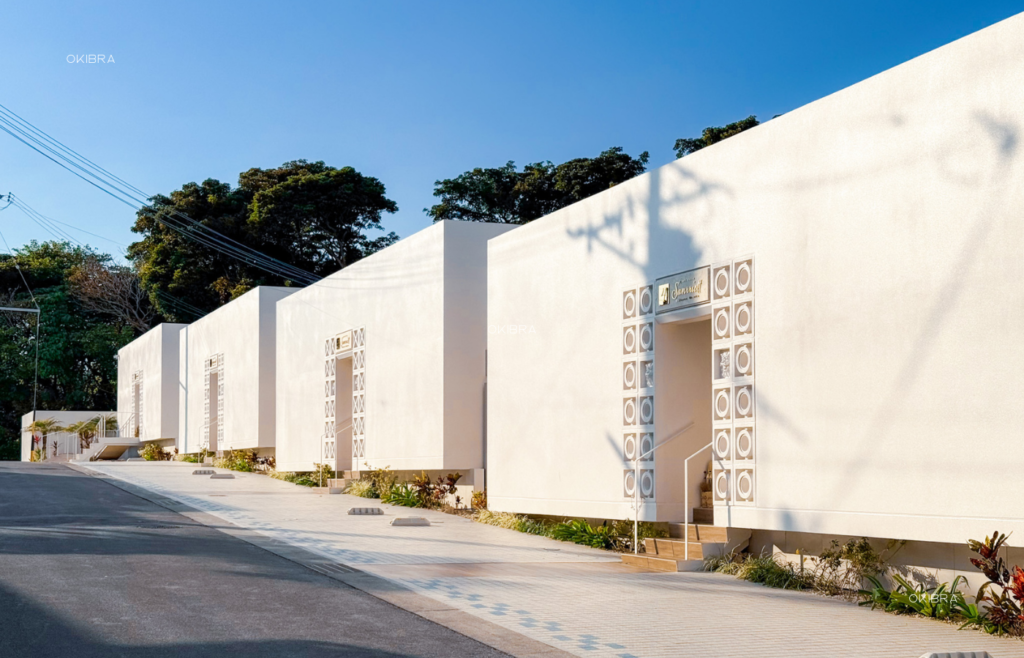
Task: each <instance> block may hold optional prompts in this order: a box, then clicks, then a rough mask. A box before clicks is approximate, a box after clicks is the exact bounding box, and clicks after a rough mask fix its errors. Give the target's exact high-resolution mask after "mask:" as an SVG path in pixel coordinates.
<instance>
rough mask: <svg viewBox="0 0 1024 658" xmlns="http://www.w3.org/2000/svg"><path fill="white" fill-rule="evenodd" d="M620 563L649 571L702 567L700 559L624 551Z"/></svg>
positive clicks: (692, 569)
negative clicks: (634, 553) (678, 558)
mask: <svg viewBox="0 0 1024 658" xmlns="http://www.w3.org/2000/svg"><path fill="white" fill-rule="evenodd" d="M622 563H623V564H628V565H630V566H632V567H640V568H641V569H649V570H650V571H669V572H675V571H700V569H701V568H702V567H703V564H704V563H703V561H702V560H689V561H687V560H672V559H669V558H664V557H657V556H653V555H645V554H643V553H641V554H640V555H633V554H632V553H624V554H623V555H622Z"/></svg>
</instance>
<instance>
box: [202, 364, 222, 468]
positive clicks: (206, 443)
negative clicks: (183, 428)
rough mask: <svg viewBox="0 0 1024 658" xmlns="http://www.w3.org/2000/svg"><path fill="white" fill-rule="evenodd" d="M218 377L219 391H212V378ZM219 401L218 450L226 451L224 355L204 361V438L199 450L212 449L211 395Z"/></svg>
mask: <svg viewBox="0 0 1024 658" xmlns="http://www.w3.org/2000/svg"><path fill="white" fill-rule="evenodd" d="M212 375H217V390H216V391H210V378H211V376H212ZM211 394H212V395H214V396H216V400H217V450H223V449H224V419H225V416H226V414H225V413H224V355H223V354H214V355H213V356H211V357H210V358H208V359H206V360H205V361H203V436H202V438H201V439H200V440H199V448H200V449H202V448H206V449H207V450H209V449H210V399H211V398H210V395H211Z"/></svg>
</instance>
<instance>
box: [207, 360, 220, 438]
mask: <svg viewBox="0 0 1024 658" xmlns="http://www.w3.org/2000/svg"><path fill="white" fill-rule="evenodd" d="M218 388H220V373H218V372H211V373H210V390H211V391H216V390H217V389H218ZM217 398H218V396H216V395H211V396H210V424H209V427H208V428H207V431H206V440H207V445H208V446H210V452H212V453H215V454H216V453H217V450H219V446H218V445H217V432H218V430H219V428H220V404H219V402H220V400H218V399H217Z"/></svg>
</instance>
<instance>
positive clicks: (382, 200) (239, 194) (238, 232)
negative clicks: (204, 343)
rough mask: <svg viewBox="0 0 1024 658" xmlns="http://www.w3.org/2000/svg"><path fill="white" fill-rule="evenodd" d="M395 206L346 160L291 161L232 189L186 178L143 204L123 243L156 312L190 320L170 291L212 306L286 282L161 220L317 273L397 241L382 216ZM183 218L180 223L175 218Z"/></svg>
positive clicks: (254, 173)
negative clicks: (340, 164)
mask: <svg viewBox="0 0 1024 658" xmlns="http://www.w3.org/2000/svg"><path fill="white" fill-rule="evenodd" d="M397 210H398V206H397V205H396V204H395V202H394V201H392V200H390V199H388V198H387V197H386V196H385V188H384V184H383V183H381V182H380V181H379V180H377V179H376V178H372V177H370V176H364V175H362V174H360V173H359V172H358V171H356V170H355V169H353V168H351V167H344V168H341V169H337V168H334V167H330V166H328V165H326V164H324V163H323V162H319V161H318V162H307V161H305V160H296V161H293V162H286V163H285V164H283V165H281V166H280V167H278V168H276V169H258V168H254V169H250V170H248V171H246V172H243V173H242V174H240V175H239V178H238V186H237V187H234V188H233V187H232V186H231V185H230V184H228V183H222V182H220V181H218V180H214V179H209V180H206V181H204V182H202V183H194V182H193V183H187V184H185V185H183V186H182V187H181V189H178V190H175V191H173V192H171V193H170V195H169V196H164V195H157V196H155V197H153V198H152V199H151V202H150V204H149V205H148V206H146V207H144V208H142V209H141V210H140V211H139V212H138V214H137V216H136V221H135V226H134V227H133V228H132V230H133V231H134V232H136V233H139V234H141V235H142V238H141V239H140V240H139V241H138V242H135V243H133V244H132V245H130V246H129V248H128V258H129V259H130V260H131V261H132V262H133V263H134V265H135V268H136V271H137V272H138V274H139V278H140V280H141V283H142V286H143V289H145V290H146V291H147V293H148V294H149V296H150V300H151V301H152V302H153V304H154V306H155V307H156V308H157V309H158V310H159V312H160V314H161V315H162V316H164V317H166V318H168V319H171V320H178V321H191V320H193V319H194V318H192V317H188V316H187V315H184V316H183V314H182V311H181V310H180V307H179V306H177V305H175V304H173V303H171V302H169V301H168V300H167V297H166V295H171V296H173V297H174V298H177V299H180V300H182V301H184V302H186V303H187V304H190V305H192V306H194V307H197V308H198V309H200V310H201V311H212V310H213V309H215V308H217V307H219V306H220V305H221V304H224V303H225V302H227V301H230V300H232V299H234V298H236V297H238V296H239V295H242V294H244V293H245V292H247V291H249V290H251V289H252V288H254V287H256V286H260V285H274V286H287V285H294V282H293V281H291V280H290V279H288V278H287V277H283V276H278V275H275V274H270V273H268V272H265V271H263V270H262V269H260V268H258V267H255V266H254V265H252V264H251V263H247V262H243V261H240V260H237V259H235V258H231V257H228V256H225V255H224V254H222V253H220V252H218V251H217V250H215V249H213V248H211V247H208V246H206V245H203V244H200V243H198V242H196V241H195V240H193V239H190V238H188V237H184V236H182V235H181V234H179V233H177V232H175V231H174V230H172V229H171V228H169V227H168V225H167V220H168V219H171V220H172V221H173V219H174V217H175V216H176V213H183V214H185V215H188V216H189V217H190V218H192V219H193V220H195V221H197V222H199V223H200V224H202V225H203V226H206V227H208V228H210V229H213V230H215V231H217V232H218V233H220V234H222V235H224V236H225V237H227V238H230V239H232V240H235V241H237V242H238V243H241V244H243V245H245V246H248V247H251V248H253V249H256V250H258V251H260V252H262V253H264V254H266V255H268V256H270V257H273V258H276V259H278V260H280V261H282V262H285V263H288V264H289V265H292V266H295V267H298V268H299V269H302V270H306V271H308V272H311V273H313V274H315V275H318V276H326V275H327V274H331V273H332V272H334V271H336V270H338V269H340V268H342V267H345V266H347V265H351V264H352V263H354V262H356V261H357V260H359V259H360V258H363V257H365V256H367V255H369V254H371V253H374V252H375V251H378V250H380V249H383V248H384V247H386V246H388V245H389V244H392V243H394V242H395V241H397V240H398V236H397V235H395V234H394V233H388V234H385V235H383V236H378V237H376V238H373V237H371V236H370V232H371V231H382V230H383V226H382V225H381V217H382V215H383V213H393V212H396V211H397ZM179 221H180V220H179Z"/></svg>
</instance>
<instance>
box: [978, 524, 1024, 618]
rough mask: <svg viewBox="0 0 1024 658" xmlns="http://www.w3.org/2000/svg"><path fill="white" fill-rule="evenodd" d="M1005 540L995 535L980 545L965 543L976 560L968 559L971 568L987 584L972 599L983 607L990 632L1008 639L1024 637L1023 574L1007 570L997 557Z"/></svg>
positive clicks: (997, 534) (1004, 562)
mask: <svg viewBox="0 0 1024 658" xmlns="http://www.w3.org/2000/svg"><path fill="white" fill-rule="evenodd" d="M1007 539H1008V537H1007V535H1004V534H1001V533H999V532H998V531H997V532H994V533H992V536H991V537H985V541H984V542H980V541H976V540H974V539H971V540H970V541H968V542H967V544H968V546H970V548H971V550H972V551H974V552H975V553H977V554H978V556H979V557H976V558H971V564H973V565H974V566H976V567H977V568H978V569H980V570H981V572H982V573H983V574H985V577H986V578H988V582H987V583H985V584H984V585H982V586H981V587H980V588H979V589H978V595H977V596H976V597H975V601H976V603H977V604H978V605H979V606H980V605H981V604H982V603H987V604H988V607H987V609H986V610H985V612H986V614H987V621H988V624H986V626H988V627H989V630H991V632H996V633H999V634H1003V633H1007V634H1011V635H1022V634H1024V612H1022V609H1024V570H1022V569H1021V568H1020V567H1018V566H1014V567H1013V569H1012V570H1011V569H1009V568H1007V566H1006V561H1005V560H1004V559H1003V558H1001V557H999V550H1000V549H1001V548H1002V547H1003V544H1005V543H1006V540H1007Z"/></svg>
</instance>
